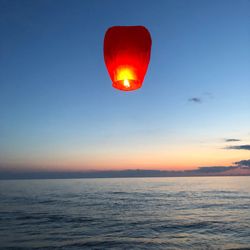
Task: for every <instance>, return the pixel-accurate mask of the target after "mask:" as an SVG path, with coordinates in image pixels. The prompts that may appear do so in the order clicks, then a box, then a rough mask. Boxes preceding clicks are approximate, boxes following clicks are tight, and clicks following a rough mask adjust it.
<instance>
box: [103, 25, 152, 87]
mask: <svg viewBox="0 0 250 250" xmlns="http://www.w3.org/2000/svg"><path fill="white" fill-rule="evenodd" d="M151 44H152V41H151V36H150V33H149V31H148V30H147V29H146V28H145V27H143V26H113V27H111V28H109V29H108V30H107V31H106V34H105V37H104V61H105V64H106V67H107V70H108V73H109V76H110V78H111V81H112V83H113V87H114V88H116V89H119V90H123V91H131V90H136V89H139V88H140V87H141V86H142V83H143V80H144V77H145V74H146V72H147V68H148V64H149V61H150V52H151Z"/></svg>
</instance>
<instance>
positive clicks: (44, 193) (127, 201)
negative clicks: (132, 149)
mask: <svg viewBox="0 0 250 250" xmlns="http://www.w3.org/2000/svg"><path fill="white" fill-rule="evenodd" d="M0 202H1V205H0V246H1V247H2V248H3V249H6V248H8V247H9V248H10V249H13V248H15V249H27V248H29V249H30V248H36V249H37V248H57V249H129V248H130V249H239V248H248V249H250V177H187V178H130V179H128V178H124V179H71V180H20V181H14V180H13V181H0Z"/></svg>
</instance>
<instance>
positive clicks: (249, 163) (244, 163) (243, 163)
mask: <svg viewBox="0 0 250 250" xmlns="http://www.w3.org/2000/svg"><path fill="white" fill-rule="evenodd" d="M234 164H236V165H238V166H245V167H250V159H249V160H242V161H236V162H235V163H234Z"/></svg>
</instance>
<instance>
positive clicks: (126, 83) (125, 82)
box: [123, 79, 130, 88]
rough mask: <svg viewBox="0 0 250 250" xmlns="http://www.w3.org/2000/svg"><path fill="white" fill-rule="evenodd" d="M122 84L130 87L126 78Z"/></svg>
mask: <svg viewBox="0 0 250 250" xmlns="http://www.w3.org/2000/svg"><path fill="white" fill-rule="evenodd" d="M123 85H124V87H126V88H129V87H130V83H129V81H128V80H127V79H125V80H124V81H123Z"/></svg>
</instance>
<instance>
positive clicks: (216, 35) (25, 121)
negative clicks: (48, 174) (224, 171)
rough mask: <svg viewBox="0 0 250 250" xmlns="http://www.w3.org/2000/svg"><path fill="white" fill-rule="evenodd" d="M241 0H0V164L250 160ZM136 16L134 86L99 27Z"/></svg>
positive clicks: (85, 166)
mask: <svg viewBox="0 0 250 250" xmlns="http://www.w3.org/2000/svg"><path fill="white" fill-rule="evenodd" d="M249 11H250V1H247V0H238V1H236V0H234V1H232V0H224V1H223V0H220V1H218V0H212V1H210V0H209V1H208V0H207V1H198V0H197V1H193V0H190V1H185V0H182V1H181V0H163V1H160V0H159V1H150V0H149V1H144V0H141V1H138V0H132V1H130V0H127V1H117V0H114V1H111V0H106V1H102V0H98V1H97V0H91V1H90V0H89V1H87V0H86V1H80V0H79V1H78V0H74V1H65V0H60V1H59V0H53V1H51V0H37V1H31V0H25V1H17V0H12V1H7V0H0V169H2V170H3V169H5V170H6V169H9V170H13V171H22V170H25V171H26V170H32V171H43V170H44V171H49V170H51V171H65V170H67V171H89V170H121V169H160V170H187V169H194V168H197V167H200V166H230V165H232V164H233V163H234V162H237V161H242V160H247V159H249V158H250V151H249V150H250V146H249V145H250V115H249V108H250V98H249V94H250V70H249V69H250V31H249V25H250V15H249ZM116 25H143V26H145V27H147V29H148V30H149V31H150V33H151V37H152V51H151V61H150V65H149V68H148V72H147V75H146V77H145V80H144V83H143V87H142V88H141V89H139V90H137V91H132V92H122V91H118V90H116V89H114V88H112V83H111V80H110V78H109V76H108V73H107V70H106V68H105V64H104V59H103V39H104V35H105V32H106V30H107V29H108V28H109V27H110V26H116Z"/></svg>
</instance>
